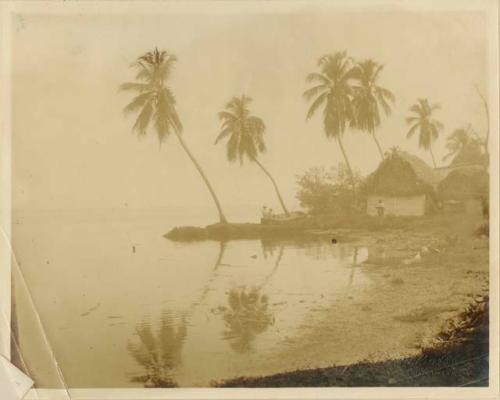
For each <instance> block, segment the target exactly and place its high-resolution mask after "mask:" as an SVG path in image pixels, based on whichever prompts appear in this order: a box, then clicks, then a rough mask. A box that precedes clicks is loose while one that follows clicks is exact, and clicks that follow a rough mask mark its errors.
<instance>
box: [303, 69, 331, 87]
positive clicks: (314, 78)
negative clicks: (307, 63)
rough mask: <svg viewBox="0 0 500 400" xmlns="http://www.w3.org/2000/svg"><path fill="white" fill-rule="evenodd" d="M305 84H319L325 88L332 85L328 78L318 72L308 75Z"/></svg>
mask: <svg viewBox="0 0 500 400" xmlns="http://www.w3.org/2000/svg"><path fill="white" fill-rule="evenodd" d="M306 82H307V83H312V82H319V83H321V84H323V85H326V86H328V85H330V84H331V83H332V81H331V80H330V78H328V77H327V76H326V75H324V74H321V73H318V72H312V73H310V74H308V75H307V77H306Z"/></svg>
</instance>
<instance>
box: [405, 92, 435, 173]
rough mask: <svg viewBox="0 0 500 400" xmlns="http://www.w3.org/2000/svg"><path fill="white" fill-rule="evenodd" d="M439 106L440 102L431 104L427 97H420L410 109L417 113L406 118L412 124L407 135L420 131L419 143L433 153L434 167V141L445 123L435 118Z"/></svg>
mask: <svg viewBox="0 0 500 400" xmlns="http://www.w3.org/2000/svg"><path fill="white" fill-rule="evenodd" d="M439 108H440V106H439V104H433V105H430V104H429V101H428V100H427V99H418V102H417V103H416V104H414V105H413V106H411V107H410V111H412V112H413V113H414V114H415V115H412V116H409V117H407V118H406V122H407V123H408V124H409V125H410V129H409V131H408V133H407V135H406V137H407V138H408V139H409V138H411V137H412V136H413V134H414V133H415V132H417V131H418V132H419V134H418V144H419V146H420V147H422V148H423V149H425V150H428V151H429V152H430V153H431V157H432V163H433V164H434V168H436V160H435V158H434V153H433V152H432V143H433V142H434V141H435V140H436V139H437V138H438V136H439V131H441V130H442V129H443V124H442V123H441V122H439V121H438V120H436V119H434V118H433V112H434V111H436V110H438V109H439Z"/></svg>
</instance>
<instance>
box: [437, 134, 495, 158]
mask: <svg viewBox="0 0 500 400" xmlns="http://www.w3.org/2000/svg"><path fill="white" fill-rule="evenodd" d="M483 146H484V140H483V139H482V138H481V137H480V136H479V135H478V134H477V132H476V131H475V130H474V129H473V128H472V127H471V126H470V125H469V126H467V127H466V128H459V129H455V130H454V131H453V132H452V133H451V134H450V135H449V136H448V137H447V138H446V148H447V149H448V151H449V152H448V154H446V155H445V156H444V157H443V161H446V160H447V159H449V158H450V157H453V160H452V161H451V164H452V165H457V164H463V163H479V164H483V163H485V162H486V161H487V153H486V152H485V151H484V148H483Z"/></svg>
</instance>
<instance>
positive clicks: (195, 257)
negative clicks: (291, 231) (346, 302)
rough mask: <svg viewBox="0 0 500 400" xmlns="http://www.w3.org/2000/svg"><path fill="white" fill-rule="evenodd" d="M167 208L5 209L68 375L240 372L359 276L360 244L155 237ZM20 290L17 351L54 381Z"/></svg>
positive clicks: (183, 382) (158, 376)
mask: <svg viewBox="0 0 500 400" xmlns="http://www.w3.org/2000/svg"><path fill="white" fill-rule="evenodd" d="M191 218H192V219H193V220H194V219H198V221H199V222H198V223H199V224H202V223H207V222H210V221H206V220H204V219H203V218H205V217H202V213H200V215H194V214H192V215H191ZM178 219H179V213H178V212H177V211H175V212H174V211H171V212H165V211H149V212H144V211H122V212H118V211H115V212H112V213H110V212H105V211H101V212H95V211H94V212H80V213H61V212H59V213H48V212H47V213H30V214H20V213H17V214H15V215H14V218H13V243H14V251H15V253H16V256H17V260H18V262H19V264H20V265H21V270H22V272H23V274H24V276H25V279H26V281H27V283H28V286H29V289H30V293H31V296H32V297H33V299H34V303H35V304H36V311H37V312H38V314H39V315H40V318H41V321H42V324H43V325H44V327H45V331H46V334H47V336H48V339H49V342H50V344H51V345H52V350H53V352H54V354H55V357H56V359H57V360H58V362H59V365H60V367H61V370H62V374H63V375H64V379H65V381H66V383H67V384H68V385H69V386H71V387H130V386H135V387H142V386H170V385H173V384H177V385H179V386H206V385H208V384H209V383H210V381H211V380H216V379H222V378H229V377H236V376H241V375H245V374H246V371H248V368H249V367H250V366H252V368H253V371H255V364H256V363H257V364H258V363H265V360H266V357H267V356H268V355H270V354H272V353H274V352H278V351H283V350H286V339H287V338H289V337H294V336H296V335H299V334H300V333H301V327H302V326H303V325H304V324H309V325H311V324H314V322H315V320H316V319H318V318H321V313H320V312H319V313H318V310H319V311H321V309H325V308H327V307H332V306H334V305H335V303H336V302H341V301H343V299H345V297H346V296H347V293H349V296H356V290H357V289H359V288H362V287H363V286H364V285H367V284H369V282H368V279H367V278H366V277H365V276H364V275H363V273H362V272H361V271H360V269H358V268H353V264H357V263H361V262H362V261H364V260H365V259H366V257H367V250H366V249H364V248H354V247H351V246H348V245H332V244H331V243H329V242H326V241H315V242H308V243H306V242H298V241H294V242H279V241H260V240H248V241H229V242H225V243H220V242H216V241H206V242H201V243H195V244H178V243H173V242H170V241H169V240H167V239H165V238H163V237H162V235H163V234H164V233H165V232H166V231H167V230H168V229H170V227H172V226H173V225H180V224H182V222H181V221H179V220H178ZM184 221H185V222H184V223H187V224H189V223H193V224H195V223H196V222H195V221H186V220H185V219H184ZM22 292H23V291H22V289H21V286H20V285H18V288H17V290H16V293H17V297H18V302H17V303H18V304H17V313H16V314H17V320H18V325H19V340H20V344H21V348H22V350H23V355H24V357H25V359H26V361H27V364H28V367H29V368H30V369H31V370H32V374H33V376H35V378H36V379H37V384H38V385H39V386H41V387H53V386H58V384H57V382H56V380H55V379H54V374H53V373H50V368H48V367H47V366H46V364H47V363H49V361H48V360H49V358H50V357H48V356H47V355H45V356H44V355H42V354H41V350H40V347H41V346H42V345H41V344H40V333H39V332H38V331H37V328H36V327H35V325H36V324H35V323H34V322H33V321H34V319H33V315H34V314H33V310H32V309H31V307H30V305H29V303H28V302H27V300H26V299H23V293H22ZM283 369H286V365H283Z"/></svg>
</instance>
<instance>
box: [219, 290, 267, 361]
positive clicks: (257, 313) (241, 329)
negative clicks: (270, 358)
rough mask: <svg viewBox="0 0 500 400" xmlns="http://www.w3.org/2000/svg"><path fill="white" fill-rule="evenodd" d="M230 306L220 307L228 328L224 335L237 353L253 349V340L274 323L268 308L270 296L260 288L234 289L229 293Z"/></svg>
mask: <svg viewBox="0 0 500 400" xmlns="http://www.w3.org/2000/svg"><path fill="white" fill-rule="evenodd" d="M227 302H228V306H221V307H219V311H220V312H222V318H223V320H224V324H225V327H226V329H225V330H224V333H223V337H224V339H226V340H228V341H229V345H230V346H231V348H232V349H233V350H234V351H236V352H237V353H246V352H247V351H249V350H251V348H252V342H253V341H254V339H255V338H256V337H257V335H259V334H260V333H262V332H264V331H265V330H266V329H267V328H268V327H269V326H270V325H272V324H273V323H274V315H273V314H272V313H271V312H270V311H269V308H268V297H267V296H266V295H264V294H260V293H259V289H257V288H252V289H250V290H248V291H247V289H246V288H245V287H243V288H239V289H232V290H231V291H230V292H229V294H228V299H227Z"/></svg>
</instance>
